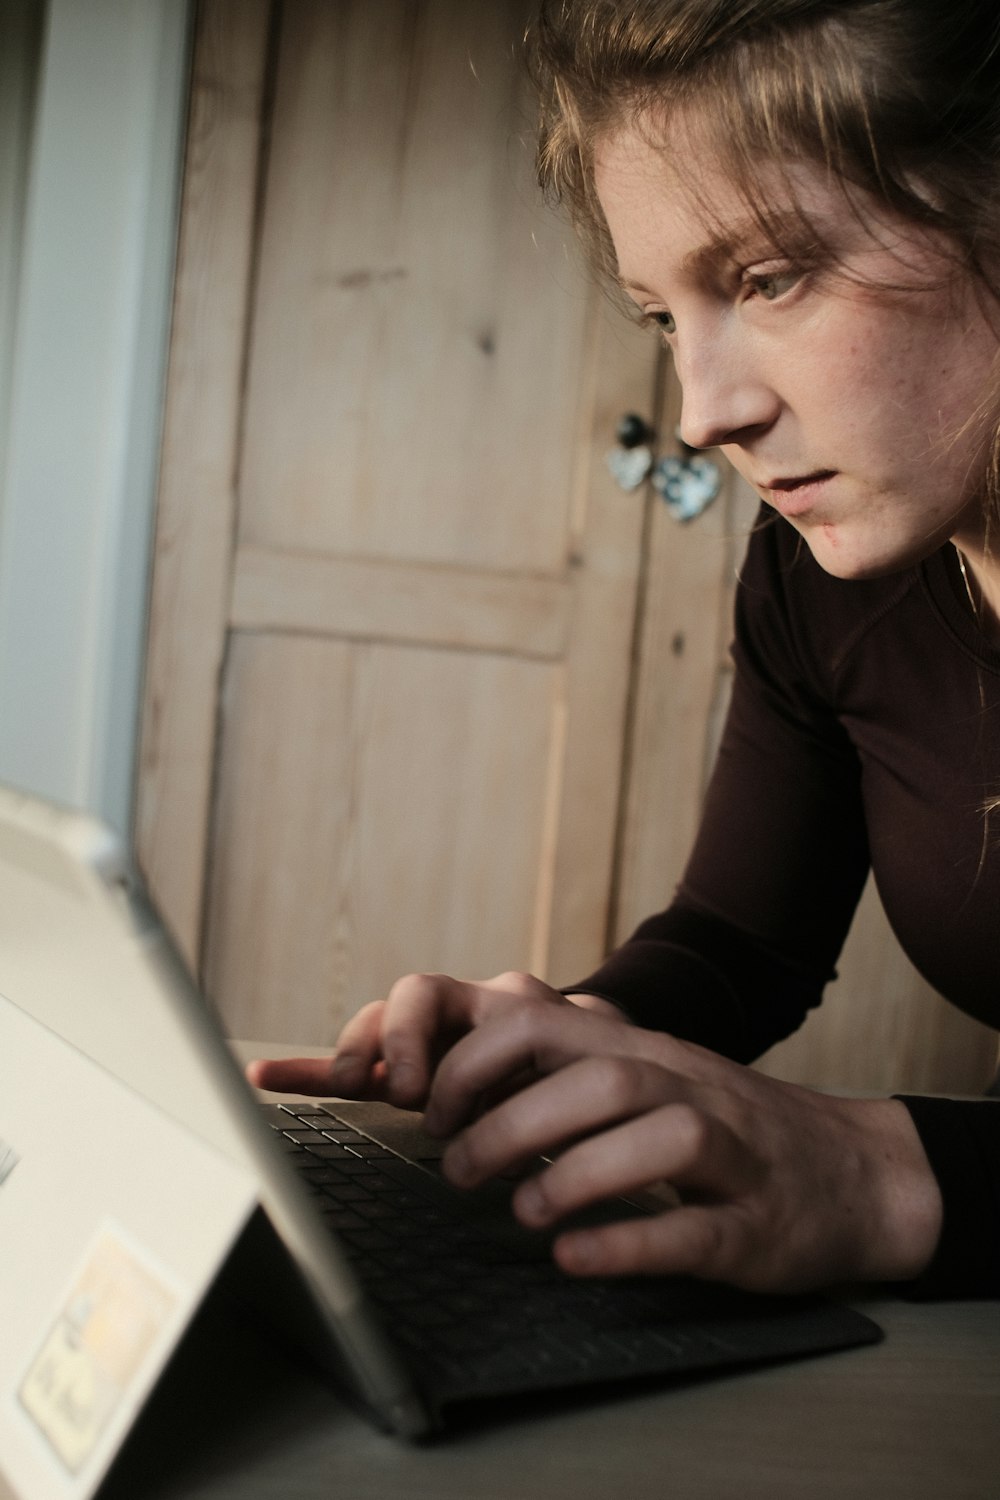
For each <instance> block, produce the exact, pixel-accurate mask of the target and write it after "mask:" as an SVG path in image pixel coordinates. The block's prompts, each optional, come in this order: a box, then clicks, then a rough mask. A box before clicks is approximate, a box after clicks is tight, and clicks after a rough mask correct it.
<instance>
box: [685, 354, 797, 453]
mask: <svg viewBox="0 0 1000 1500" xmlns="http://www.w3.org/2000/svg"><path fill="white" fill-rule="evenodd" d="M674 361H675V366H676V369H677V376H678V379H679V380H680V384H681V394H682V405H681V420H680V427H679V431H680V436H681V438H682V439H683V441H684V442H685V443H687V445H688V446H689V447H691V448H719V447H722V446H724V445H725V444H727V443H739V442H741V441H745V440H746V439H747V438H749V437H750V436H756V435H759V433H761V432H763V431H766V430H767V428H768V427H770V426H771V425H772V424H773V422H774V421H775V420H776V419H777V416H778V412H779V409H780V399H779V397H778V395H777V392H776V391H775V390H774V389H773V388H772V386H771V385H770V383H769V382H768V381H767V380H766V379H765V378H764V377H763V374H762V372H761V371H760V370H759V369H758V368H757V367H756V364H755V363H754V362H753V361H752V360H751V358H750V357H749V351H747V350H745V349H736V348H731V347H727V346H726V344H725V342H724V341H721V340H720V341H711V342H710V341H709V340H707V339H705V340H704V341H702V342H701V343H700V344H699V345H698V346H697V347H695V348H694V349H692V350H690V351H685V350H682V349H681V348H679V347H678V348H675V351H674Z"/></svg>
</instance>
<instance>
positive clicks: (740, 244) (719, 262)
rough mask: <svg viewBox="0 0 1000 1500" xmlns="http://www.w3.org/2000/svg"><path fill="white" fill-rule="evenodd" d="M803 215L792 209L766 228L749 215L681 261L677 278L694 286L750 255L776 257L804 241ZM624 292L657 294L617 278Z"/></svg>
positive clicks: (773, 216) (775, 217) (773, 218)
mask: <svg viewBox="0 0 1000 1500" xmlns="http://www.w3.org/2000/svg"><path fill="white" fill-rule="evenodd" d="M802 230H803V223H802V215H801V214H798V213H795V212H794V211H793V210H790V211H789V212H788V213H787V214H786V213H775V214H770V215H769V216H768V223H767V225H766V226H765V225H764V224H762V223H761V221H760V219H758V218H756V217H754V216H753V215H748V216H747V217H746V218H745V219H741V220H739V221H738V222H737V223H734V224H727V225H726V227H725V229H720V230H719V231H718V233H716V234H712V235H711V236H710V237H709V238H708V239H707V240H706V241H705V243H704V244H702V245H697V246H696V247H695V248H694V249H693V250H689V251H688V253H687V254H686V255H685V256H684V257H683V258H682V260H681V261H680V264H679V266H678V268H677V275H678V277H680V278H681V279H683V280H686V281H691V282H695V283H704V282H706V281H711V280H712V279H713V277H715V276H716V275H718V272H719V270H720V269H722V268H723V267H727V266H732V265H734V264H738V263H739V262H740V261H742V260H745V259H746V257H747V256H748V255H755V256H756V255H774V254H777V253H780V247H781V245H782V244H785V245H794V244H795V243H796V241H801V239H802ZM615 279H616V280H617V282H618V285H619V286H620V287H621V289H622V291H623V292H625V293H627V294H628V293H631V292H640V293H642V294H643V295H645V296H647V297H655V296H657V295H658V293H657V292H655V291H654V290H653V289H652V288H651V287H648V286H645V285H643V283H642V282H641V281H633V280H632V279H631V278H630V277H628V276H627V275H621V274H619V275H618V276H617V277H616V278H615Z"/></svg>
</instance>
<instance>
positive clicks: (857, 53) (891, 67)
mask: <svg viewBox="0 0 1000 1500" xmlns="http://www.w3.org/2000/svg"><path fill="white" fill-rule="evenodd" d="M528 47H529V50H528V57H529V65H530V67H531V69H532V72H533V75H534V77H535V81H536V84H537V86H538V88H539V93H540V99H541V125H540V133H539V142H538V173H539V179H540V182H541V184H542V187H543V189H544V190H545V191H546V193H547V195H548V196H549V197H550V198H551V199H554V200H556V201H558V202H560V203H562V204H564V205H565V206H566V207H567V208H568V209H569V212H570V214H571V217H572V219H573V220H574V222H575V224H576V226H577V228H578V229H579V231H580V232H581V234H582V237H583V239H584V242H585V244H586V245H587V247H588V250H589V252H590V255H591V259H592V260H593V262H594V264H595V266H596V268H597V269H598V271H599V272H601V273H602V274H604V275H606V276H610V277H614V275H615V272H616V265H615V257H614V249H613V246H612V245H611V241H610V236H609V234H608V231H607V226H606V225H605V222H604V218H603V215H602V212H601V208H600V204H599V203H598V201H597V197H596V194H595V191H594V181H593V176H594V174H593V167H594V151H595V146H596V144H597V143H598V142H599V141H600V139H601V137H602V136H604V135H606V134H607V133H608V132H610V131H613V130H615V129H618V128H621V127H622V126H628V125H635V124H645V123H646V122H648V124H649V127H650V128H652V129H653V130H654V132H655V127H656V124H657V123H658V122H659V121H661V120H662V119H663V118H664V117H665V115H667V114H669V113H670V112H671V111H673V110H676V109H679V108H680V109H683V108H685V107H686V106H694V110H695V115H696V118H697V121H698V124H699V127H701V126H707V128H708V131H709V135H708V139H709V140H710V141H711V145H712V150H713V153H714V154H715V155H716V158H717V160H718V161H719V162H721V164H722V165H723V167H724V168H725V169H726V170H727V171H728V172H729V174H730V175H731V178H732V181H733V182H734V183H735V184H736V185H737V186H738V187H739V188H740V189H741V191H742V192H743V194H744V196H745V199H746V202H747V205H748V206H749V207H750V209H751V210H752V211H753V213H754V214H755V216H756V217H757V218H758V220H759V222H760V223H761V226H762V227H763V228H764V229H765V231H767V232H768V233H769V234H770V235H771V237H772V239H773V242H774V243H775V244H776V245H777V246H783V244H784V242H785V240H786V238H787V227H786V225H785V224H784V223H779V222H777V221H776V220H775V219H774V218H773V216H769V205H768V196H767V194H766V193H765V192H763V191H760V190H759V183H760V175H761V168H762V167H765V166H766V167H767V168H769V169H773V168H774V167H775V166H777V167H778V169H779V170H780V169H781V167H782V165H783V164H784V165H786V166H787V165H789V164H791V163H793V162H795V161H799V162H803V161H805V162H811V163H814V164H821V165H823V166H824V167H825V168H826V169H827V170H829V171H831V172H832V173H833V174H835V176H836V178H837V179H839V181H840V182H841V183H842V185H843V186H844V188H845V190H846V194H847V199H848V201H849V202H850V201H851V189H855V190H857V189H860V190H861V192H862V193H863V194H868V195H870V196H871V197H872V198H874V199H875V200H876V201H878V202H880V203H881V204H883V205H884V206H885V207H886V208H888V209H889V210H890V211H891V212H893V213H894V214H896V215H899V216H900V217H901V218H902V219H904V220H906V221H908V222H910V223H912V224H915V225H919V226H921V227H924V228H927V229H931V230H937V231H940V232H941V233H942V237H943V241H944V243H945V245H946V246H947V247H948V248H949V250H950V254H951V259H952V262H953V268H954V269H955V270H957V271H961V272H963V273H965V274H966V275H969V276H971V277H972V278H973V279H974V282H975V283H976V284H977V285H978V286H979V287H980V290H981V292H982V293H983V294H984V296H985V297H986V298H987V299H988V301H989V302H991V303H992V304H993V306H994V309H995V308H996V304H997V301H998V300H1000V5H998V3H997V0H631V3H619V0H542V4H541V10H540V13H539V15H538V18H537V20H536V22H535V25H534V27H533V28H532V30H531V31H530V32H529V37H528ZM792 201H793V202H794V194H793V195H792ZM802 227H803V229H804V230H805V231H806V232H807V234H808V233H812V234H815V231H814V230H813V228H812V226H811V225H809V224H808V223H807V221H806V217H805V215H804V214H803V215H802ZM991 410H995V411H996V412H997V413H998V416H997V417H996V418H995V419H994V430H993V437H992V443H991V444H989V446H988V451H987V453H986V454H984V459H985V467H986V473H985V480H984V496H983V501H984V508H985V513H986V518H987V527H988V532H994V533H995V532H996V530H997V528H998V527H1000V391H984V393H983V403H982V409H981V411H980V412H979V413H970V414H969V420H970V422H972V421H974V420H976V419H977V417H981V416H983V415H984V414H989V413H990V412H991ZM987 805H988V806H993V807H1000V797H997V798H990V799H989V800H988V803H987Z"/></svg>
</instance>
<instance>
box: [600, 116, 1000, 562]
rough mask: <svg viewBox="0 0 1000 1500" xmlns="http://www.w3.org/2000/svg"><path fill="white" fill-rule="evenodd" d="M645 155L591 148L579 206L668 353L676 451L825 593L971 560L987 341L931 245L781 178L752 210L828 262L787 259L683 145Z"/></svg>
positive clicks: (632, 132) (811, 182)
mask: <svg viewBox="0 0 1000 1500" xmlns="http://www.w3.org/2000/svg"><path fill="white" fill-rule="evenodd" d="M649 134H650V136H652V132H650V133H649ZM659 140H661V141H662V142H663V146H662V148H661V147H660V146H657V145H651V144H650V142H649V140H648V139H647V138H646V135H645V133H644V132H642V131H640V130H637V129H623V130H621V131H619V132H618V133H616V134H613V135H612V136H610V137H609V138H607V139H606V140H605V141H604V142H603V143H602V144H601V146H600V148H599V150H598V152H597V158H596V186H597V192H598V196H599V198H600V201H601V205H602V207H603V209H604V213H605V216H606V218H607V222H608V227H609V229H610V231H611V236H612V239H613V240H614V245H615V250H616V252H617V258H618V268H619V274H620V278H621V282H622V285H623V287H624V289H625V291H626V292H627V294H628V295H629V296H630V297H631V298H632V300H633V301H634V302H635V303H636V305H637V306H638V307H639V308H640V310H641V311H642V312H643V313H644V314H645V315H646V316H647V317H649V318H650V320H651V321H653V322H654V323H657V324H659V325H660V326H661V328H662V330H663V335H664V338H665V340H666V342H667V344H668V345H669V346H670V348H671V349H672V351H673V355H674V362H675V365H676V369H677V374H678V377H679V379H680V382H681V386H682V388H683V396H684V401H683V416H682V421H681V432H682V435H683V437H684V439H685V441H686V442H688V443H690V444H691V445H692V446H693V447H696V448H704V447H714V446H716V445H718V446H721V447H722V449H723V451H724V452H725V454H726V456H727V457H728V458H729V460H730V461H731V463H732V464H733V465H734V467H735V468H736V469H738V470H739V472H740V473H741V474H742V475H743V476H744V477H745V478H746V479H747V480H748V481H749V482H750V483H751V484H752V485H753V486H754V488H755V489H756V490H757V491H758V493H759V494H760V495H761V497H762V498H763V499H764V500H765V501H766V502H767V503H768V504H769V505H772V506H773V507H774V508H775V509H776V510H778V511H780V512H781V514H782V515H783V516H785V517H787V519H788V520H789V521H790V522H791V524H792V525H793V526H794V527H795V528H796V530H797V531H799V532H800V533H801V534H802V536H803V537H804V539H805V541H806V542H807V543H808V545H809V547H810V550H811V551H812V552H813V554H814V556H815V557H816V560H817V561H818V562H819V563H820V565H821V566H822V567H823V568H825V569H826V571H827V572H829V573H832V574H834V575H835V576H836V577H839V578H864V577H873V576H877V575H879V574H883V573H888V572H892V571H895V570H897V569H901V568H904V567H906V566H908V565H910V564H911V563H913V562H915V561H917V560H918V559H919V558H921V557H924V556H927V555H928V554H929V553H930V552H932V551H934V550H935V549H936V548H937V547H939V546H940V545H941V544H942V543H943V542H944V541H945V540H947V539H948V538H949V537H952V538H954V539H956V540H958V541H962V540H963V539H964V541H965V542H966V543H967V544H969V545H973V544H974V543H975V542H976V541H977V540H981V536H982V525H983V523H982V509H981V503H980V500H979V498H978V491H979V482H980V478H981V475H982V472H983V462H984V460H983V451H984V449H983V434H984V430H985V421H984V418H983V416H982V414H981V407H982V404H984V402H985V403H989V404H991V396H992V392H993V389H994V387H993V369H994V361H995V359H996V356H997V350H998V338H997V332H996V327H995V323H994V321H992V320H991V318H990V317H989V316H988V315H987V313H986V312H985V310H984V308H983V307H982V306H981V305H980V301H979V300H978V299H977V297H976V295H975V292H974V290H973V289H972V288H971V287H970V286H966V285H963V286H958V285H956V284H955V280H954V277H953V276H952V277H950V276H949V268H948V265H947V263H946V261H945V259H944V257H943V255H942V253H941V248H940V241H938V242H937V243H935V241H934V240H933V238H932V237H931V236H930V235H929V234H928V233H925V232H921V231H918V230H917V229H916V228H914V227H912V226H909V225H906V224H903V223H901V222H899V221H896V220H893V219H891V218H890V217H889V216H888V214H886V213H885V212H884V211H882V210H881V209H880V208H876V207H874V206H872V205H870V204H869V205H866V204H862V205H860V206H861V209H862V212H861V213H857V212H853V211H852V209H851V207H850V206H849V204H848V201H847V199H846V197H845V195H844V192H843V190H842V188H841V187H840V186H839V185H838V184H837V183H836V182H835V181H832V180H831V179H829V178H828V177H827V176H826V174H825V173H824V172H822V171H821V170H820V169H819V168H818V167H817V168H812V167H805V166H796V167H794V168H793V169H792V170H791V172H789V173H787V174H783V173H779V172H777V171H775V172H774V174H773V179H774V180H773V191H771V189H772V184H771V183H768V182H767V181H766V179H765V184H764V186H765V189H767V190H769V198H768V204H769V208H771V209H778V211H779V212H782V211H785V210H787V214H788V218H789V222H790V224H792V223H794V222H798V223H799V227H800V230H801V219H799V220H798V221H795V218H794V209H795V205H796V204H797V205H798V206H799V208H800V209H801V210H804V211H805V213H806V214H807V216H808V218H809V221H810V222H811V223H812V224H813V225H815V226H816V228H817V229H818V230H819V232H820V237H821V239H822V241H823V242H824V243H825V245H826V247H828V250H829V251H830V252H831V253H830V254H828V255H827V257H826V261H827V263H826V264H823V263H822V262H819V263H817V262H816V260H815V259H814V257H812V256H809V257H803V258H802V260H801V262H797V261H796V260H795V259H788V258H787V257H786V256H783V255H782V254H781V253H779V252H778V251H777V250H776V249H775V247H774V245H773V244H770V243H768V240H767V238H766V237H765V236H764V235H763V233H762V232H761V230H760V229H759V228H757V227H755V226H754V224H753V221H752V219H751V218H750V217H749V216H748V211H747V207H746V203H745V200H744V199H743V197H742V196H741V194H740V193H739V192H738V191H737V190H736V189H735V188H734V186H733V184H732V182H731V180H730V179H729V178H728V177H727V176H726V174H725V173H724V171H723V170H722V169H721V167H720V166H719V165H718V163H717V162H715V161H714V160H713V158H712V156H711V154H710V153H708V152H706V151H705V150H704V148H702V151H701V153H700V155H699V153H698V147H697V132H696V131H692V130H689V129H685V127H684V123H683V121H675V122H674V123H673V124H672V125H670V126H668V128H667V129H666V130H665V131H663V130H661V132H660V134H659ZM671 157H675V158H676V159H677V160H678V161H680V162H682V163H683V169H682V171H680V172H677V171H674V170H672V169H671V167H670V160H671ZM791 184H794V193H795V197H794V201H793V198H792V185H791ZM800 237H801V234H800ZM792 238H793V240H794V235H793V236H792ZM807 262H811V263H807Z"/></svg>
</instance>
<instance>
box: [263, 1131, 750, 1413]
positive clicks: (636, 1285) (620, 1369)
mask: <svg viewBox="0 0 1000 1500" xmlns="http://www.w3.org/2000/svg"><path fill="white" fill-rule="evenodd" d="M262 1108H263V1109H264V1111H265V1114H266V1116H267V1119H268V1122H269V1124H270V1125H271V1127H272V1129H273V1130H274V1132H275V1135H276V1138H277V1139H278V1141H279V1142H280V1144H281V1146H282V1147H283V1149H285V1150H286V1151H287V1153H288V1155H289V1158H290V1159H291V1160H292V1161H293V1162H294V1165H295V1166H296V1167H297V1168H298V1169H299V1170H300V1172H301V1173H302V1177H303V1180H304V1182H305V1184H306V1186H307V1188H308V1189H309V1191H310V1193H311V1194H312V1195H313V1197H314V1199H315V1202H316V1207H317V1209H318V1210H319V1212H320V1214H321V1215H322V1217H323V1218H324V1220H325V1221H326V1222H327V1223H328V1224H329V1226H330V1228H331V1230H333V1231H335V1233H336V1236H337V1239H338V1243H339V1245H340V1247H341V1249H342V1251H343V1252H344V1253H346V1255H347V1257H348V1258H349V1260H350V1261H351V1263H352V1265H353V1268H354V1270H355V1273H356V1274H357V1276H358V1278H359V1280H360V1281H361V1283H362V1285H363V1286H364V1289H365V1292H366V1294H367V1295H368V1297H369V1298H370V1299H371V1301H372V1302H373V1303H374V1304H375V1305H376V1306H377V1307H378V1308H379V1310H380V1312H381V1316H382V1321H383V1324H384V1326H385V1328H386V1329H387V1331H388V1333H389V1335H390V1337H391V1338H393V1340H394V1341H395V1342H396V1343H397V1344H398V1345H399V1346H400V1348H401V1350H402V1351H403V1353H404V1357H408V1361H409V1362H410V1363H414V1361H419V1367H420V1369H421V1371H422V1372H423V1373H424V1374H425V1375H426V1374H428V1373H431V1374H432V1375H433V1382H434V1385H435V1387H436V1388H438V1389H439V1390H441V1389H443V1390H444V1392H445V1395H446V1396H447V1395H448V1394H451V1393H453V1394H454V1395H455V1396H459V1395H474V1394H480V1393H484V1392H490V1393H501V1392H504V1391H517V1390H528V1389H533V1388H548V1387H554V1386H563V1385H576V1384H581V1383H586V1382H591V1381H595V1380H602V1379H620V1378H621V1377H622V1376H624V1375H637V1374H642V1373H652V1372H663V1371H670V1370H689V1369H692V1368H705V1367H708V1366H712V1365H720V1364H727V1363H730V1362H732V1360H733V1359H734V1358H739V1354H740V1350H739V1347H738V1345H737V1344H734V1343H733V1342H732V1340H731V1338H730V1337H729V1336H728V1334H729V1332H730V1331H731V1330H729V1329H727V1327H726V1318H725V1316H723V1317H721V1318H720V1316H719V1314H720V1303H721V1308H722V1310H723V1312H726V1311H729V1313H730V1317H731V1310H730V1308H729V1304H730V1302H731V1301H732V1300H733V1299H738V1298H739V1295H740V1294H738V1293H731V1294H727V1293H726V1292H725V1291H723V1290H722V1289H721V1288H708V1287H702V1286H700V1285H699V1284H698V1283H691V1282H680V1281H667V1280H663V1279H657V1280H655V1281H654V1280H643V1279H641V1278H634V1279H630V1280H619V1279H614V1280H608V1281H598V1280H591V1279H587V1280H575V1279H573V1278H570V1277H567V1276H565V1275H564V1274H563V1273H562V1272H561V1271H559V1270H558V1268H557V1267H556V1266H555V1265H554V1263H553V1261H552V1259H551V1254H550V1250H549V1240H548V1239H547V1238H546V1237H545V1236H542V1235H538V1234H532V1233H531V1232H529V1231H527V1230H524V1229H522V1228H521V1227H520V1226H518V1225H517V1224H516V1223H515V1221H514V1220H513V1219H512V1218H510V1217H509V1215H507V1214H506V1213H501V1212H499V1211H498V1208H497V1200H496V1197H494V1198H493V1200H492V1206H493V1212H492V1213H491V1214H490V1215H489V1218H490V1220H491V1222H490V1224H489V1226H488V1227H484V1225H483V1224H482V1223H481V1222H479V1220H478V1218H477V1209H478V1202H477V1200H478V1199H479V1195H478V1194H471V1195H465V1194H460V1193H458V1192H457V1190H456V1189H453V1188H451V1187H449V1186H448V1185H447V1184H446V1183H444V1182H443V1181H442V1180H441V1179H439V1178H437V1177H436V1176H435V1175H434V1174H433V1173H432V1172H431V1171H428V1170H426V1169H425V1168H424V1167H422V1166H418V1165H416V1164H415V1163H413V1162H409V1161H406V1160H404V1159H403V1158H402V1157H400V1156H398V1155H397V1154H396V1153H395V1152H392V1151H390V1150H388V1149H387V1148H386V1147H385V1146H382V1145H380V1144H379V1143H377V1142H375V1141H373V1140H372V1139H371V1138H370V1137H368V1136H366V1135H364V1134H363V1133H362V1132H360V1131H358V1130H356V1129H355V1128H353V1126H352V1125H350V1124H349V1123H347V1122H345V1121H343V1120H340V1119H338V1118H337V1116H336V1115H334V1114H332V1113H330V1112H329V1111H326V1110H323V1109H321V1108H319V1107H318V1106H316V1105H314V1104H311V1103H310V1104H304V1105H302V1106H298V1105H297V1106H295V1107H294V1108H293V1107H292V1106H289V1105H263V1106H262ZM500 1196H501V1197H503V1198H505V1197H506V1192H505V1191H504V1190H502V1189H501V1190H500ZM706 1303H707V1305H708V1306H709V1307H710V1308H713V1309H714V1312H715V1317H714V1321H715V1323H716V1324H717V1325H718V1326H716V1327H714V1328H713V1326H712V1323H713V1318H712V1316H709V1317H708V1319H707V1326H706V1319H705V1312H706Z"/></svg>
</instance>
